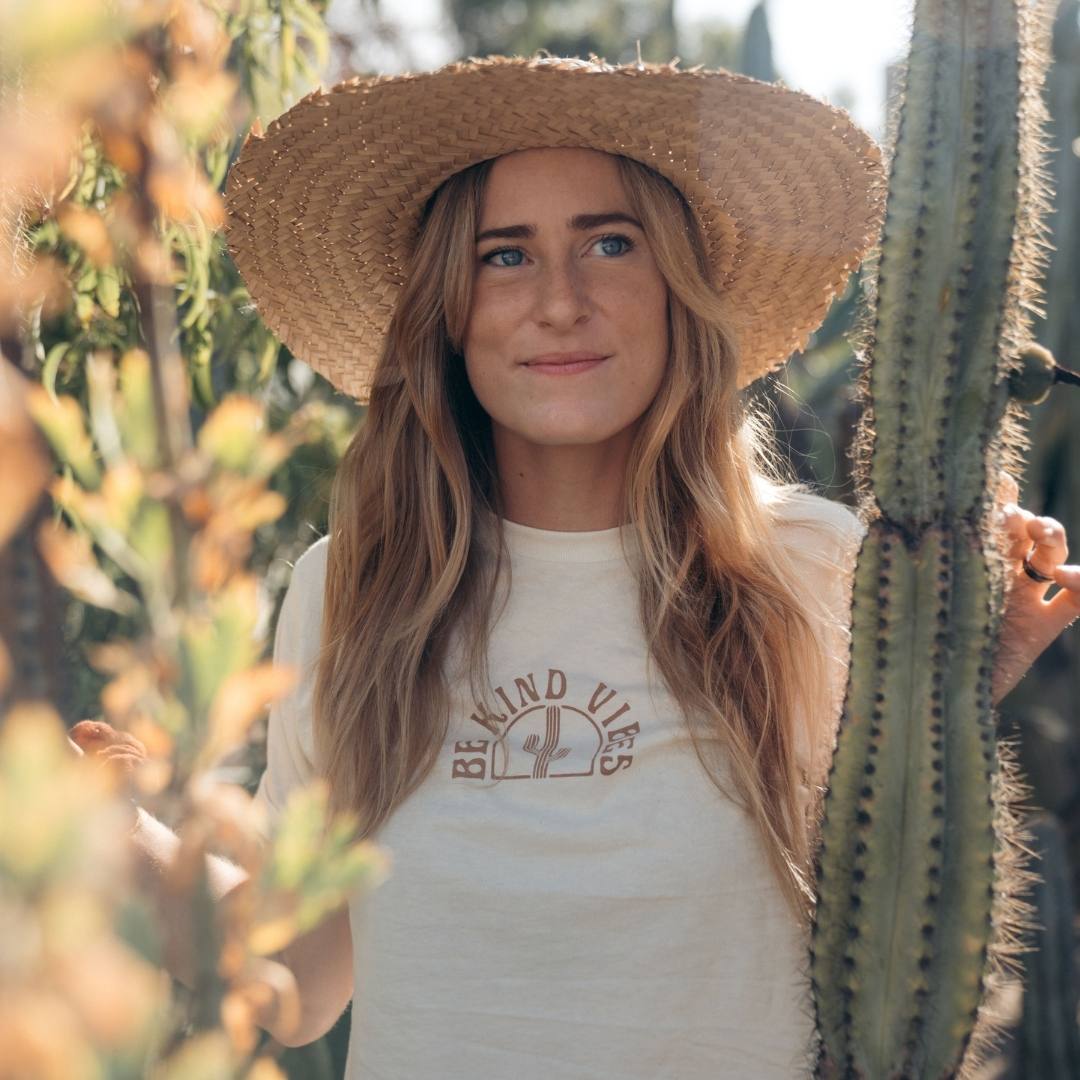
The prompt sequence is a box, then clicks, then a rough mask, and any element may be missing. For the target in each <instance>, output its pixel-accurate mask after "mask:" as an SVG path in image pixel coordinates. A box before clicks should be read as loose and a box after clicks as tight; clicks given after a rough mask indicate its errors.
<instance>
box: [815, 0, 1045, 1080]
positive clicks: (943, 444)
mask: <svg viewBox="0 0 1080 1080" xmlns="http://www.w3.org/2000/svg"><path fill="white" fill-rule="evenodd" d="M1048 22H1049V20H1048V3H1047V0H1041V2H1040V4H1039V6H1035V7H1033V6H1032V5H1031V3H1030V0H962V2H959V0H917V2H916V5H915V12H914V21H913V36H912V42H911V48H910V54H909V58H908V62H907V66H906V70H905V72H904V76H903V78H904V90H903V96H902V99H901V100H902V105H901V111H900V115H899V123H898V125H897V126H896V137H895V143H894V146H893V147H892V149H891V163H890V188H889V199H888V207H887V212H886V220H885V226H884V232H883V238H882V245H881V251H880V257H879V259H878V263H877V266H876V267H874V268H873V269H874V273H873V274H872V275H871V280H870V293H871V303H870V306H869V308H868V311H867V312H866V313H865V317H864V320H863V322H862V325H861V328H860V334H862V335H863V336H864V340H863V341H862V343H861V344H862V345H863V351H864V352H865V358H866V361H867V362H866V364H865V366H864V368H863V371H862V373H861V381H860V392H861V395H862V398H863V414H862V418H861V421H860V433H859V440H858V449H859V457H858V460H857V461H856V463H855V464H856V481H857V485H858V487H859V490H860V495H861V497H862V499H863V501H864V503H865V505H866V506H867V507H868V508H869V509H870V510H871V518H872V520H871V524H870V529H869V533H868V535H867V537H866V539H865V541H864V543H863V547H862V550H861V552H860V555H859V561H858V566H857V569H856V574H855V587H854V604H853V629H852V635H853V640H852V653H851V673H850V683H849V686H848V690H847V695H846V699H845V703H844V712H843V717H842V721H841V727H840V732H839V736H838V742H837V749H836V753H835V756H834V759H833V763H832V770H831V773H830V781H829V792H828V795H827V797H826V801H825V804H824V811H825V820H824V824H823V830H822V837H821V846H820V848H819V851H818V854H817V861H816V872H817V897H818V901H817V907H816V913H815V921H814V927H813V942H812V951H811V977H812V985H813V990H814V997H815V1007H816V1015H817V1022H818V1029H819V1032H820V1034H821V1037H822V1053H821V1056H820V1060H819V1062H818V1074H819V1075H826V1076H831V1075H841V1076H845V1077H867V1078H871V1080H879V1078H881V1080H884V1078H891V1077H905V1078H907V1077H927V1078H935V1080H936V1078H938V1077H943V1076H955V1075H966V1074H967V1073H968V1071H969V1070H970V1068H971V1067H973V1065H974V1064H975V1063H976V1059H977V1058H978V1057H979V1055H980V1053H981V1052H982V1051H983V1050H985V1049H986V1047H987V1043H988V1042H989V1040H990V1039H991V1037H992V1036H993V1034H995V1032H994V1030H993V1028H992V1026H991V1020H990V1017H989V1014H988V1011H987V1010H980V1004H981V1003H982V1000H983V996H984V994H985V992H986V988H987V984H988V977H989V976H990V975H991V974H998V973H1000V974H1003V973H1004V968H1003V964H1005V963H1006V962H1008V961H1009V960H1010V959H1011V957H1012V956H1013V955H1014V954H1015V951H1016V944H1015V938H1016V936H1017V934H1018V933H1019V931H1020V930H1021V928H1022V927H1023V926H1024V924H1025V922H1026V921H1027V916H1026V914H1025V913H1026V912H1028V911H1029V910H1030V909H1029V908H1028V906H1027V905H1025V904H1024V903H1023V902H1022V901H1021V900H1019V897H1018V893H1019V890H1020V888H1021V887H1023V886H1024V885H1025V884H1026V882H1027V881H1028V880H1030V878H1031V875H1030V874H1029V873H1028V872H1027V871H1025V870H1024V869H1022V865H1023V856H1022V853H1021V851H1020V849H1019V845H1018V843H1017V841H1018V840H1019V839H1020V838H1021V835H1022V834H1021V833H1020V828H1019V825H1018V822H1017V816H1016V810H1015V805H1014V804H1015V799H1016V796H1017V795H1018V794H1019V793H1020V785H1019V781H1018V778H1017V775H1018V774H1017V771H1016V766H1015V761H1014V759H1013V757H1012V755H1011V748H1006V747H1004V746H1002V745H1000V744H998V742H997V740H996V738H995V727H994V715H993V709H992V701H991V675H992V668H993V656H994V648H995V642H996V637H997V632H998V629H999V626H1000V620H1001V610H1002V597H1003V589H1004V562H1003V560H1002V559H1001V557H1000V555H999V554H998V553H997V552H996V550H995V549H994V547H993V546H992V544H991V543H990V540H989V538H990V531H991V525H990V521H989V511H990V509H991V507H992V503H993V498H994V494H995V490H994V489H995V485H996V480H997V477H998V476H999V474H1000V471H1001V470H1002V469H1008V470H1009V471H1010V472H1013V473H1014V474H1016V473H1018V472H1019V470H1018V468H1017V466H1018V463H1019V461H1020V455H1021V452H1022V450H1023V449H1024V447H1023V435H1022V428H1021V426H1020V423H1019V420H1020V417H1021V413H1020V408H1021V406H1020V405H1019V403H1018V402H1016V401H1013V400H1010V397H1009V379H1008V374H1009V371H1010V370H1011V369H1012V368H1013V367H1014V366H1015V364H1016V357H1017V355H1018V353H1019V351H1020V348H1021V346H1022V345H1023V343H1024V342H1025V341H1026V340H1027V339H1028V337H1029V336H1030V315H1029V309H1030V305H1032V304H1033V303H1034V302H1035V301H1036V300H1037V297H1038V293H1039V279H1040V270H1041V268H1042V266H1043V264H1044V263H1045V254H1044V249H1045V226H1044V224H1043V215H1044V212H1045V210H1046V208H1047V203H1048V199H1049V194H1050V192H1049V183H1048V180H1047V176H1046V173H1045V169H1044V158H1045V145H1044V140H1043V133H1042V124H1043V121H1044V120H1045V109H1044V106H1043V104H1042V101H1041V98H1040V94H1039V90H1040V85H1041V82H1042V79H1043V77H1044V74H1045V66H1046V57H1047V55H1048V40H1047V37H1048Z"/></svg>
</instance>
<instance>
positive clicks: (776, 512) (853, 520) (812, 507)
mask: <svg viewBox="0 0 1080 1080" xmlns="http://www.w3.org/2000/svg"><path fill="white" fill-rule="evenodd" d="M760 490H761V491H762V500H763V502H764V503H765V505H766V507H767V508H768V510H769V512H770V516H771V518H772V520H773V523H774V525H775V526H776V528H777V530H778V532H779V534H780V536H781V539H783V540H790V541H791V542H792V543H794V544H797V545H801V544H804V543H806V541H807V536H808V535H809V534H815V535H818V536H820V537H821V538H822V542H823V543H826V544H828V542H829V541H833V542H836V541H839V542H840V544H841V545H842V546H843V547H845V548H850V547H852V546H854V547H858V546H859V544H861V542H862V539H863V537H864V536H865V535H866V532H867V526H866V522H865V520H864V518H863V515H862V514H861V513H860V512H859V511H858V510H856V509H854V508H853V507H850V506H847V505H846V504H844V503H842V502H837V501H836V500H835V499H827V498H826V497H825V496H824V495H818V494H816V493H815V492H813V491H811V490H809V488H807V487H806V486H805V485H803V484H785V485H782V486H778V485H768V486H763V487H762V488H761V489H760Z"/></svg>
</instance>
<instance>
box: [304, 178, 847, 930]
mask: <svg viewBox="0 0 1080 1080" xmlns="http://www.w3.org/2000/svg"><path fill="white" fill-rule="evenodd" d="M616 161H617V164H618V167H619V171H620V174H621V177H622V181H623V184H624V186H625V189H626V192H627V195H628V197H629V200H630V203H631V206H632V209H633V211H634V212H635V214H636V215H637V217H638V220H639V221H641V223H642V225H643V228H644V231H645V234H646V237H647V238H648V241H649V244H650V247H651V249H652V252H653V256H654V258H655V260H656V264H657V266H658V268H659V270H660V272H661V274H662V275H663V277H664V278H665V279H666V281H667V285H668V291H669V304H668V307H669V339H670V352H669V360H668V366H667V370H666V373H665V376H664V380H663V383H662V386H661V388H660V390H659V392H658V393H657V396H656V398H655V399H654V401H653V402H652V403H651V405H650V406H649V408H648V409H647V410H646V412H645V414H644V416H643V417H642V422H641V423H640V425H639V430H638V433H637V437H636V440H635V442H634V445H633V447H632V450H631V454H630V458H629V461H628V465H627V477H626V483H625V485H624V490H625V512H624V518H623V520H625V521H628V522H631V523H632V525H633V526H634V528H635V530H636V532H637V534H638V536H639V537H640V541H641V553H642V560H641V561H642V568H641V572H640V578H639V580H640V613H641V621H642V626H643V627H646V628H648V645H649V650H650V665H651V666H652V665H655V669H656V670H658V671H659V673H660V675H661V676H662V678H663V679H664V681H665V682H666V685H667V686H668V688H669V689H670V691H671V693H672V694H673V696H674V698H675V700H676V701H677V702H678V704H679V705H680V706H681V708H682V709H683V712H684V714H685V716H686V718H687V722H688V726H689V730H690V732H691V736H692V739H693V745H694V746H695V749H696V752H697V756H698V758H699V760H700V761H701V763H702V765H703V767H705V769H706V771H707V773H708V774H709V776H710V777H711V779H712V780H713V782H714V783H716V785H717V786H718V787H719V788H720V789H721V790H722V791H726V790H727V788H726V785H725V784H724V782H723V779H722V776H721V772H722V769H723V768H724V767H725V765H724V763H725V762H726V768H727V769H728V771H729V774H730V780H731V783H732V784H733V785H734V788H735V793H736V796H737V798H736V799H735V801H736V802H737V804H738V805H739V806H741V807H742V808H743V809H744V810H745V811H746V812H747V813H748V814H749V815H750V816H751V818H752V819H753V821H754V822H755V823H756V825H757V826H758V828H759V830H760V835H761V838H762V841H763V844H764V848H765V851H766V854H767V857H768V862H769V864H770V866H771V867H772V869H773V871H774V872H775V874H776V877H777V880H778V882H779V885H780V888H781V890H782V892H783V895H784V896H785V898H786V899H787V900H788V901H789V903H790V904H791V906H792V909H793V911H794V913H795V914H796V916H797V918H798V919H799V921H800V922H801V923H802V924H803V925H804V926H805V925H806V918H807V915H808V913H809V909H810V905H811V903H812V898H813V893H812V889H811V881H810V865H811V858H812V846H813V844H812V839H811V836H812V830H811V829H810V828H809V822H808V820H807V818H806V817H805V816H804V814H803V813H802V812H801V811H800V802H799V795H798V784H799V781H800V778H801V777H800V772H799V769H798V766H797V762H796V754H795V746H796V740H797V738H798V735H797V728H798V725H799V724H800V723H803V724H805V725H806V728H805V729H804V730H805V731H807V732H813V731H817V730H821V727H822V724H823V723H824V720H825V714H824V710H825V708H826V694H825V691H824V687H825V674H824V666H823V658H822V653H821V646H820V644H819V643H818V635H816V634H815V632H814V629H813V627H812V624H811V622H810V621H809V620H808V619H807V617H806V615H805V612H804V609H803V606H802V604H801V603H800V601H799V599H798V598H797V597H796V596H795V595H794V594H793V592H792V581H793V578H794V577H796V576H797V575H794V574H793V572H792V566H791V563H790V562H789V560H788V556H787V554H786V551H785V549H784V547H783V545H782V543H781V541H780V539H779V537H778V536H776V535H775V534H774V531H773V529H772V528H771V525H772V519H771V517H770V512H769V510H768V509H767V507H766V506H765V505H764V504H763V501H762V498H761V491H762V487H761V485H762V482H764V483H765V484H766V485H769V484H774V485H782V484H784V483H785V481H786V480H787V479H789V478H788V477H786V476H785V475H784V472H783V466H782V465H780V464H779V463H778V455H776V453H775V450H774V449H772V447H771V445H770V442H771V433H772V429H771V425H770V424H769V423H768V420H767V417H766V416H764V415H763V414H762V413H760V412H758V411H756V410H754V409H750V408H748V406H747V405H746V403H745V402H744V399H743V394H742V393H741V392H740V391H739V389H738V388H737V385H736V375H737V370H738V350H737V346H736V341H735V336H734V333H733V331H732V329H731V326H732V323H731V313H729V312H727V311H726V310H725V306H724V300H723V297H722V296H721V295H720V294H719V293H718V292H717V291H716V289H715V288H714V287H713V286H712V285H711V284H710V279H709V267H708V262H707V259H706V255H705V248H704V241H703V237H702V233H701V230H700V227H699V225H698V223H697V220H696V218H695V216H694V214H693V212H692V210H691V209H690V207H689V206H688V205H687V203H686V202H685V200H684V199H683V197H682V196H681V194H680V193H679V192H678V191H677V190H676V189H675V187H674V186H673V185H671V184H670V183H669V182H668V181H667V180H665V179H664V178H663V177H661V176H660V175H659V174H658V173H656V172H654V171H653V170H651V169H649V168H648V167H647V166H645V165H642V164H639V163H638V162H635V161H632V160H629V159H627V158H622V157H617V158H616ZM489 167H490V163H483V164H481V165H477V166H473V167H472V168H470V169H467V170H465V171H463V172H460V173H458V174H456V175H454V176H453V177H451V178H450V179H449V180H447V181H446V182H445V183H444V184H443V185H442V186H441V188H440V189H439V190H438V191H437V192H436V193H435V195H434V196H433V197H432V199H431V200H430V202H429V204H428V208H427V212H426V215H425V218H424V222H423V226H422V229H421V234H420V236H419V239H418V242H417V246H416V249H415V254H414V257H413V261H412V264H411V267H410V272H409V276H408V280H407V282H406V284H405V285H404V288H403V291H402V293H401V295H400V299H399V301H398V304H397V307H396V312H395V315H394V318H393V321H392V324H391V326H390V330H389V333H388V335H387V339H386V342H385V346H384V350H383V353H382V356H381V359H380V362H379V365H378V368H377V371H376V374H375V377H374V383H373V388H372V392H371V398H370V404H369V407H368V410H367V413H366V416H365V418H364V420H363V422H362V424H361V425H360V427H359V429H358V431H357V433H356V435H355V437H354V438H353V440H352V442H351V443H350V445H349V447H348V450H347V451H346V453H345V455H344V458H343V459H342V462H341V464H340V466H339V468H338V471H337V474H336V477H335V480H334V485H333V490H332V494H331V503H330V533H331V539H330V545H329V553H328V562H327V573H326V584H325V603H324V609H323V630H322V650H321V653H320V657H319V661H318V667H317V672H316V678H315V686H314V694H313V710H314V728H315V746H316V753H317V757H318V759H319V762H320V768H321V770H322V771H323V772H324V774H325V775H326V776H327V778H328V780H329V784H330V790H331V802H332V805H333V806H334V807H335V808H338V809H347V810H350V811H352V812H353V813H355V814H357V815H358V816H359V821H360V835H362V836H367V835H370V834H371V833H373V832H374V831H375V830H377V829H378V828H379V827H380V826H381V825H382V823H383V822H384V821H385V820H386V819H387V817H388V816H389V815H390V814H391V812H392V811H393V810H394V808H395V807H396V806H397V805H398V804H399V803H400V802H401V801H402V800H403V799H404V798H406V797H407V796H408V795H409V794H410V793H411V792H413V791H414V790H415V789H416V788H417V787H418V786H419V784H420V783H421V782H422V781H423V780H424V778H425V777H426V776H427V774H428V772H429V771H430V769H431V767H432V766H433V764H434V761H435V757H436V755H437V754H438V751H439V749H440V747H441V745H442V743H443V740H444V738H445V736H446V732H447V725H448V723H449V704H448V697H449V695H448V686H447V678H446V673H445V670H444V662H445V661H446V659H447V655H448V645H449V641H450V636H451V633H452V632H453V629H454V627H455V626H457V627H458V628H459V630H460V631H462V632H463V634H464V640H465V641H466V642H467V643H468V645H467V650H466V656H467V659H468V670H469V675H470V680H471V681H472V683H473V685H474V686H480V687H482V686H484V685H485V684H486V682H487V671H486V639H487V635H488V631H489V628H490V626H491V620H492V607H493V602H494V595H495V594H494V585H495V576H496V574H497V567H498V565H499V564H498V562H497V563H496V568H495V570H494V571H492V569H491V568H490V567H489V566H488V567H485V560H484V559H483V557H482V554H481V550H482V549H481V545H480V544H479V543H477V542H476V541H477V537H478V530H479V528H480V525H479V523H480V521H481V520H482V519H483V520H484V521H485V522H487V521H490V520H491V516H492V515H493V516H494V519H495V521H496V522H498V521H499V520H500V519H501V516H502V506H501V500H500V496H499V486H498V483H497V475H496V471H495V462H494V456H493V450H492V444H491V438H490V423H489V421H488V418H487V415H486V413H484V411H483V409H482V408H481V407H480V405H479V403H478V402H477V400H476V398H475V396H474V395H473V393H472V391H471V389H470V387H469V384H468V380H467V378H466V375H465V371H464V363H463V360H462V356H461V346H460V343H461V341H462V338H463V334H464V328H465V322H466V316H467V313H468V310H469V303H470V296H471V286H472V277H473V266H474V261H475V239H474V238H475V233H476V226H477V222H478V220H479V214H480V207H481V199H482V197H483V191H484V183H485V179H486V177H487V174H488V170H489ZM498 539H499V542H500V550H502V549H501V537H499V538H498ZM488 562H490V560H488ZM809 742H810V745H811V747H812V746H813V745H814V740H813V738H812V737H811V738H810V740H809ZM728 794H729V795H730V793H728Z"/></svg>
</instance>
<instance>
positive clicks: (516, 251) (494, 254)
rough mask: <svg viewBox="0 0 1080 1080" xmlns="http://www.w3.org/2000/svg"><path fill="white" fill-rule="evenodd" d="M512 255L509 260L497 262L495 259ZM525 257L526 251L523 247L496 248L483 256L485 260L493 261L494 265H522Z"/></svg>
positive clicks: (487, 261)
mask: <svg viewBox="0 0 1080 1080" xmlns="http://www.w3.org/2000/svg"><path fill="white" fill-rule="evenodd" d="M503 255H508V256H511V260H510V261H509V262H496V261H495V260H496V259H498V258H500V256H503ZM524 258H525V253H524V252H523V251H522V250H521V248H496V249H495V250H494V251H489V252H488V253H487V254H486V255H485V256H483V260H482V261H483V262H486V263H491V264H492V265H493V266H520V265H521V262H522V260H523V259H524Z"/></svg>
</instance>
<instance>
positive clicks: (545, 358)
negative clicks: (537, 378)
mask: <svg viewBox="0 0 1080 1080" xmlns="http://www.w3.org/2000/svg"><path fill="white" fill-rule="evenodd" d="M606 359H607V357H606V356H605V355H604V354H603V353H596V352H565V353H543V354H542V355H540V356H534V357H533V358H532V359H531V360H526V361H525V364H524V366H525V367H527V368H528V369H529V370H530V371H535V372H539V373H543V374H548V375H572V374H574V373H575V372H578V371H589V370H590V369H592V368H594V367H596V366H597V365H598V364H601V363H603V361H605V360H606Z"/></svg>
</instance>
